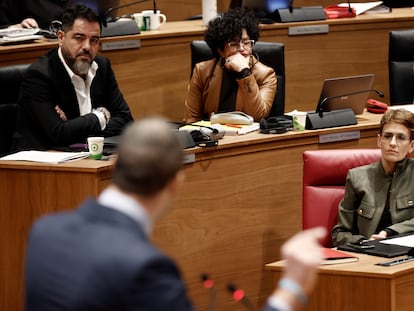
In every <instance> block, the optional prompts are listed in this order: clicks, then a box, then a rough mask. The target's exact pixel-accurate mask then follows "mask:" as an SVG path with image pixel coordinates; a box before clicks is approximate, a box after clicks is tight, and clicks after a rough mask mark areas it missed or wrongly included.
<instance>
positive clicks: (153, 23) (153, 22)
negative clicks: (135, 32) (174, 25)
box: [141, 10, 167, 30]
mask: <svg viewBox="0 0 414 311" xmlns="http://www.w3.org/2000/svg"><path fill="white" fill-rule="evenodd" d="M141 13H142V15H143V18H144V17H145V16H149V18H150V27H149V28H150V29H149V30H157V29H160V27H161V26H162V25H164V24H165V22H166V21H167V16H165V15H164V14H161V12H160V10H157V12H156V13H154V10H144V11H142V12H141ZM147 30H148V29H147Z"/></svg>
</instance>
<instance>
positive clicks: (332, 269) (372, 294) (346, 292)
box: [266, 254, 414, 311]
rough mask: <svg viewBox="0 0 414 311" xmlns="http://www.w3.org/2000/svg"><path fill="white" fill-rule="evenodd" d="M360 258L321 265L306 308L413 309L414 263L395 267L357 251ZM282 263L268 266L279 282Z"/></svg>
mask: <svg viewBox="0 0 414 311" xmlns="http://www.w3.org/2000/svg"><path fill="white" fill-rule="evenodd" d="M358 257H359V261H358V262H352V263H347V264H337V265H327V266H321V268H320V270H319V279H318V283H317V286H316V288H315V291H314V293H313V294H312V295H311V297H310V300H309V305H308V306H307V308H305V310H306V311H310V310H315V311H332V310H335V311H367V310H375V311H410V310H413V302H412V295H413V291H414V262H408V263H404V264H400V265H396V266H392V267H381V266H376V265H375V263H379V262H384V261H388V260H389V259H388V258H381V257H375V256H369V255H363V254H358ZM282 268H283V262H281V261H279V262H275V263H270V264H268V265H266V269H267V270H269V271H272V274H273V277H274V278H273V284H277V281H278V280H279V278H280V272H281V270H282Z"/></svg>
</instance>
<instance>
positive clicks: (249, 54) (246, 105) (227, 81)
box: [184, 8, 277, 123]
mask: <svg viewBox="0 0 414 311" xmlns="http://www.w3.org/2000/svg"><path fill="white" fill-rule="evenodd" d="M204 38H205V41H206V42H207V44H208V46H209V47H210V48H211V50H212V51H213V54H214V59H212V60H208V61H205V62H201V63H198V64H196V65H195V67H194V71H193V74H192V77H191V81H190V85H189V86H188V94H187V99H186V102H185V112H184V121H185V122H186V123H191V122H195V121H199V120H209V119H210V115H211V113H212V112H214V113H217V112H229V111H243V112H244V113H246V114H248V115H250V116H252V117H253V118H254V119H255V120H256V121H258V120H260V119H261V118H266V117H267V116H268V115H269V113H270V109H271V107H272V104H273V100H274V97H275V95H276V84H277V80H276V74H275V72H274V70H273V69H272V68H270V67H267V66H265V65H264V64H262V63H261V62H260V60H259V59H258V57H257V56H255V55H254V53H253V51H252V49H253V46H254V43H255V42H256V41H257V40H258V39H259V24H258V20H257V19H256V17H255V16H254V14H253V13H252V12H250V11H248V10H244V9H240V8H237V9H233V10H229V11H228V12H226V13H223V14H221V15H218V16H217V17H216V18H214V19H213V20H211V21H210V22H209V24H208V28H207V30H206V32H205V35H204Z"/></svg>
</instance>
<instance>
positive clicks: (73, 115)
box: [14, 5, 132, 151]
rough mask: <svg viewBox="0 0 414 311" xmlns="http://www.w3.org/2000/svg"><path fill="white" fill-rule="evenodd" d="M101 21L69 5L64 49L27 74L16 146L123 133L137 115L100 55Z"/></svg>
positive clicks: (80, 140)
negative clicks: (134, 115) (132, 111)
mask: <svg viewBox="0 0 414 311" xmlns="http://www.w3.org/2000/svg"><path fill="white" fill-rule="evenodd" d="M100 32H101V25H100V20H99V17H98V16H97V15H96V13H95V12H94V11H93V10H92V9H90V8H89V7H86V6H84V5H77V6H75V7H71V8H69V9H67V10H66V11H65V12H64V14H63V18H62V29H61V30H60V31H59V32H58V41H59V47H58V48H57V49H54V50H51V51H49V52H48V53H47V54H46V55H44V56H43V57H41V58H40V59H39V60H38V61H37V62H35V63H33V64H32V65H31V66H30V67H29V68H28V70H27V71H26V72H25V74H24V77H23V82H22V88H21V102H20V113H19V120H18V122H17V131H16V133H15V135H14V136H15V137H14V149H15V150H16V151H17V150H27V149H40V150H44V149H52V148H54V147H65V146H69V145H71V144H74V143H85V141H86V138H87V137H89V136H104V137H108V136H115V135H119V134H120V133H121V131H122V129H123V128H124V126H125V125H126V124H128V123H129V122H130V121H132V116H131V113H130V110H129V107H128V105H127V103H126V102H125V100H124V97H123V95H122V93H121V91H120V90H119V88H118V84H117V82H116V79H115V76H114V72H113V70H112V68H111V64H110V62H109V60H108V59H107V58H105V57H102V56H97V53H98V49H99V39H100Z"/></svg>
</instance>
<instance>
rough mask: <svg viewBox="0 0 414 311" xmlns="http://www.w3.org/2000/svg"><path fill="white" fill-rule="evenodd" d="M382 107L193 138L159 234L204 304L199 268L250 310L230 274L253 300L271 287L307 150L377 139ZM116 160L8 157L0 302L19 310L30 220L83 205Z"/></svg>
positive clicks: (2, 193)
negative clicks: (312, 124)
mask: <svg viewBox="0 0 414 311" xmlns="http://www.w3.org/2000/svg"><path fill="white" fill-rule="evenodd" d="M380 117H381V116H380V115H373V114H369V113H366V114H364V115H363V116H361V117H359V125H357V126H350V127H342V128H336V129H325V130H318V131H304V132H292V133H287V134H282V135H264V134H260V133H251V134H248V135H245V136H240V137H237V136H228V137H225V138H224V139H223V140H221V141H220V143H219V146H218V147H217V148H207V149H201V148H195V149H192V150H188V151H187V153H190V154H191V153H194V154H195V158H196V160H195V162H194V163H191V164H187V165H186V167H185V174H186V180H185V183H184V185H183V187H182V188H181V190H180V192H179V194H178V196H177V199H176V202H175V204H174V206H173V208H172V210H171V211H170V213H169V214H168V215H167V216H166V217H165V218H164V219H163V220H162V221H161V222H159V223H158V224H157V225H156V226H155V230H154V234H153V241H154V242H155V244H156V245H158V246H159V248H160V249H161V250H163V251H165V252H166V253H167V254H169V255H170V256H171V257H172V258H174V259H175V260H176V261H177V263H178V264H179V267H180V269H181V270H182V273H183V277H184V279H185V281H186V283H187V285H188V289H189V293H190V296H191V299H192V300H193V302H194V304H195V305H196V306H197V308H198V309H199V310H206V309H207V306H208V297H209V295H208V293H206V290H205V289H204V288H203V286H202V284H201V281H200V275H201V274H202V273H208V274H210V276H211V277H212V278H213V279H214V280H215V283H216V288H217V310H218V311H225V310H243V308H244V307H243V305H239V304H236V303H235V302H234V301H232V299H231V296H230V294H229V293H228V292H227V290H226V286H227V284H228V283H235V284H236V285H237V286H240V287H241V288H243V289H244V290H245V291H246V293H247V294H248V296H249V297H250V299H251V300H252V303H253V304H254V305H255V306H259V305H262V304H263V303H264V301H265V299H266V298H267V296H268V294H269V293H270V292H271V290H272V286H273V285H272V284H273V283H272V279H271V275H270V274H266V273H265V272H264V270H263V267H264V265H265V264H266V263H268V262H272V261H274V260H277V259H278V258H279V247H280V245H281V244H282V243H283V242H284V241H285V240H286V239H287V238H288V237H290V236H291V235H292V234H294V233H295V232H297V231H298V230H300V229H301V223H302V213H301V206H302V205H301V201H302V155H303V152H304V151H305V150H309V149H321V148H324V149H328V148H362V147H375V146H376V135H377V131H378V126H379V119H380ZM351 130H360V132H361V138H360V139H358V140H350V141H344V142H336V143H329V144H319V142H318V137H319V136H318V135H319V134H327V133H337V132H346V131H351ZM112 165H113V162H112V161H93V160H89V159H86V160H80V161H75V162H70V163H65V164H59V165H46V164H38V163H26V162H23V163H19V162H13V163H10V162H7V161H0V309H1V310H8V311H21V310H22V301H23V296H22V295H23V291H22V290H23V288H22V287H23V260H24V251H25V247H26V239H27V233H28V230H29V228H30V225H31V224H32V222H33V221H34V220H35V219H36V218H37V217H39V216H40V215H43V214H45V213H49V212H53V211H58V210H67V209H71V208H75V207H76V206H77V205H78V204H79V202H81V201H82V200H84V199H85V198H86V197H88V196H96V195H97V194H98V193H99V192H100V190H101V189H103V187H105V186H106V185H107V184H108V183H109V181H110V176H111V170H112Z"/></svg>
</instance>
